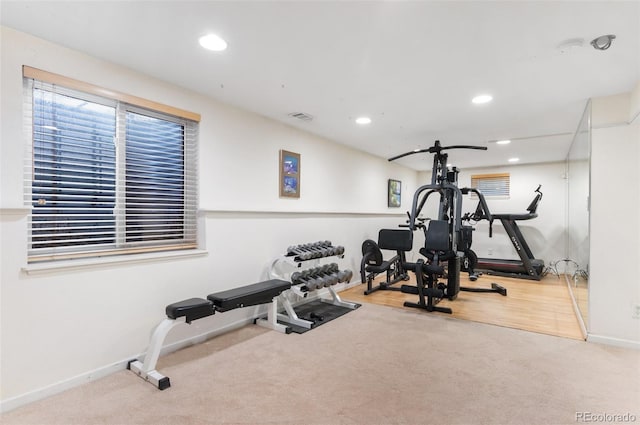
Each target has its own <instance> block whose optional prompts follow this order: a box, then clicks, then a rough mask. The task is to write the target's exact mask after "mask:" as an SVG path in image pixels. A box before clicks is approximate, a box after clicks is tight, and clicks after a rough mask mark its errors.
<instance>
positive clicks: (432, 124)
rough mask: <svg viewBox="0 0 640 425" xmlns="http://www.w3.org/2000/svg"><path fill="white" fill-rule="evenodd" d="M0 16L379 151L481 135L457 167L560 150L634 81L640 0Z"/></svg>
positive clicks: (1, 7) (9, 11)
mask: <svg viewBox="0 0 640 425" xmlns="http://www.w3.org/2000/svg"><path fill="white" fill-rule="evenodd" d="M0 22H1V23H2V25H5V26H8V27H12V28H15V29H17V30H20V31H23V32H27V33H31V34H34V35H36V36H39V37H41V38H44V39H47V40H50V41H53V42H55V43H57V44H61V45H64V46H68V47H70V48H73V49H75V50H79V51H82V52H86V53H88V54H90V55H92V56H95V57H99V58H102V59H106V60H108V61H110V62H114V63H117V64H121V65H124V66H126V67H129V68H132V69H135V70H137V71H140V72H142V73H145V74H148V75H150V76H153V77H156V78H159V79H161V80H164V81H167V82H170V83H173V84H176V85H178V86H182V87H185V88H187V89H191V90H194V91H197V92H200V93H203V94H205V95H208V96H211V97H213V98H215V99H218V100H220V101H222V102H225V103H228V104H231V105H234V106H237V107H240V108H243V109H246V110H249V111H253V112H255V113H257V114H260V115H263V116H266V117H269V118H272V119H274V120H277V121H280V122H283V123H285V124H287V125H290V126H293V127H297V128H300V129H302V130H305V131H307V132H310V133H313V134H317V135H319V136H322V137H325V138H328V139H331V140H333V141H335V142H338V143H341V144H344V145H348V146H352V147H354V148H356V149H359V150H362V151H366V152H369V153H371V154H373V155H376V156H379V157H382V158H390V157H392V156H395V155H398V154H401V153H403V152H407V151H411V150H414V149H417V148H426V147H429V146H431V145H433V142H434V140H436V139H438V140H441V142H442V145H444V146H449V145H456V144H472V145H483V146H487V147H488V150H487V151H486V152H484V151H478V150H451V151H449V158H450V162H452V163H453V164H454V165H457V166H459V167H462V168H464V167H480V166H494V165H503V164H507V159H508V158H511V157H519V158H520V162H519V163H536V162H548V161H562V160H564V158H565V156H566V154H567V151H568V149H569V146H570V144H571V140H572V134H573V133H574V132H575V130H576V128H577V126H578V122H579V120H580V117H581V115H582V112H583V110H584V108H585V105H586V103H587V100H588V99H589V98H591V97H599V96H607V95H613V94H619V93H625V92H629V91H631V90H632V89H633V87H634V86H635V84H636V83H637V82H638V81H639V80H640V1H632V2H618V1H601V2H597V1H587V2H581V1H563V2H560V1H536V2H527V1H505V2H489V1H473V2H462V1H442V2H436V1H411V2H409V1H198V2H191V1H178V0H176V1H160V2H153V1H105V2H103V1H83V2H71V1H42V2H35V1H7V0H2V1H1V3H0ZM208 32H215V33H216V34H218V35H219V36H221V37H222V38H224V39H225V40H226V41H227V43H228V48H227V50H226V51H224V52H211V51H206V50H204V49H202V48H201V47H200V46H199V44H198V38H199V37H200V36H202V35H204V34H206V33H208ZM604 34H615V35H616V39H615V40H614V41H613V44H612V46H611V48H610V49H608V50H606V51H598V50H595V49H594V48H592V47H591V46H590V45H589V42H590V41H591V40H592V39H594V38H596V37H598V36H601V35H604ZM572 39H581V40H583V43H582V46H573V47H571V46H564V47H563V43H565V42H566V41H568V40H572ZM483 93H489V94H491V95H492V96H493V101H492V102H490V103H488V104H484V105H474V104H472V103H471V98H472V97H474V96H475V95H477V94H483ZM298 112H302V113H305V114H308V115H310V116H312V117H313V120H311V121H301V120H299V119H297V118H293V117H291V116H290V115H289V114H291V113H298ZM363 115H364V116H369V117H370V118H371V119H372V123H371V124H369V125H366V126H360V125H357V124H355V122H354V120H355V118H357V117H359V116H363ZM501 139H511V140H512V143H511V144H509V145H496V144H495V143H491V141H495V140H501ZM398 162H400V163H402V164H404V165H406V166H409V167H412V168H415V169H418V170H425V169H428V168H430V166H431V157H430V155H429V154H425V153H423V154H418V155H411V156H408V157H405V158H403V159H401V160H398Z"/></svg>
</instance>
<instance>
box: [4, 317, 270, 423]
mask: <svg viewBox="0 0 640 425" xmlns="http://www.w3.org/2000/svg"><path fill="white" fill-rule="evenodd" d="M256 317H257V316H256ZM253 320H254V317H249V318H243V319H240V320H237V321H235V322H233V323H230V324H228V325H226V326H222V327H220V328H216V329H213V330H211V331H208V332H204V333H202V334H199V335H195V336H192V337H189V338H185V339H182V340H180V341H176V342H174V343H171V344H169V345H167V346H165V347H162V350H161V352H160V354H161V355H166V354H169V353H172V352H174V351H178V350H180V349H182V348H186V347H189V346H191V345H194V344H199V343H201V342H204V341H206V340H208V339H210V338H213V337H216V336H218V335H222V334H223V333H225V332H229V331H232V330H234V329H237V328H240V327H242V326H245V325H248V324H250V323H253ZM144 355H145V353H140V354H138V355H137V356H133V357H132V358H128V359H126V360H121V361H119V362H116V363H114V364H111V365H108V366H103V367H100V368H98V369H94V370H91V371H89V372H86V373H83V374H81V375H78V376H75V377H73V378H70V379H65V380H64V381H60V382H57V383H55V384H51V385H48V386H46V387H43V388H39V389H37V390H34V391H30V392H28V393H25V394H21V395H19V396H15V397H12V398H8V399H6V400H2V401H0V413H6V412H8V411H10V410H13V409H17V408H18V407H21V406H25V405H27V404H30V403H33V402H36V401H38V400H42V399H45V398H47V397H51V396H53V395H56V394H59V393H61V392H64V391H67V390H70V389H72V388H75V387H78V386H80V385H83V384H86V383H89V382H93V381H97V380H98V379H101V378H104V377H105V376H108V375H111V374H112V373H116V372H119V371H121V370H124V369H126V368H127V365H128V364H129V361H131V360H134V359H141V358H143V357H144Z"/></svg>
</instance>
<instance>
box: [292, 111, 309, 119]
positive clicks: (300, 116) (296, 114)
mask: <svg viewBox="0 0 640 425" xmlns="http://www.w3.org/2000/svg"><path fill="white" fill-rule="evenodd" d="M289 116H290V117H293V118H297V119H299V120H301V121H311V120H313V117H312V116H311V115H309V114H305V113H304V112H292V113H290V114H289Z"/></svg>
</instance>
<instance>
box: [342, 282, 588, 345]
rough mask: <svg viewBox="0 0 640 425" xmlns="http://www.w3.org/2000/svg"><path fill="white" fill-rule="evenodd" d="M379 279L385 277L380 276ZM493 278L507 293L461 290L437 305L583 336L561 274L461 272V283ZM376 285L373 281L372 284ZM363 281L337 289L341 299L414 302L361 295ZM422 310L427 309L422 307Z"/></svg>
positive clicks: (390, 294) (398, 296) (385, 294)
mask: <svg viewBox="0 0 640 425" xmlns="http://www.w3.org/2000/svg"><path fill="white" fill-rule="evenodd" d="M410 275H411V276H412V279H411V280H409V281H408V282H398V283H396V284H395V285H393V286H397V287H400V286H401V285H402V284H403V283H404V284H410V285H414V284H415V277H413V273H410ZM378 280H384V276H383V275H382V276H379V279H378ZM492 282H495V283H497V284H499V285H501V286H503V287H505V288H507V296H506V297H503V296H502V295H500V294H497V293H473V292H460V293H459V295H458V297H457V299H455V300H454V301H449V300H442V301H441V302H440V303H439V304H438V305H439V306H443V307H444V306H446V307H450V308H451V309H452V310H453V314H452V315H451V316H453V317H456V318H460V319H465V320H471V321H475V322H482V323H489V324H492V325H499V326H505V327H509V328H516V329H522V330H527V331H531V332H538V333H543V334H548V335H555V336H560V337H565V338H573V339H584V336H583V335H582V331H581V329H580V325H579V323H578V319H577V318H576V315H575V313H574V310H573V305H572V301H571V296H570V295H569V289H568V288H567V284H566V282H565V280H564V277H557V276H554V275H547V276H546V277H544V278H543V279H542V280H541V281H535V280H525V279H513V278H505V277H499V276H489V275H482V276H480V278H479V279H478V280H477V281H475V282H471V281H470V280H469V278H468V277H467V274H465V273H462V274H461V275H460V285H461V286H466V287H478V288H490V287H491V283H492ZM374 286H376V285H374ZM365 289H366V284H361V285H357V286H354V287H352V288H349V289H346V290H344V291H342V292H341V293H340V297H341V298H343V299H344V300H348V301H353V302H357V303H372V304H379V305H386V306H392V307H399V308H409V307H404V306H403V303H404V301H413V302H417V300H418V296H417V295H413V294H404V293H402V292H400V291H390V290H384V291H376V292H374V293H372V294H369V295H364V290H365ZM416 311H424V314H444V313H430V312H427V311H425V310H418V309H416Z"/></svg>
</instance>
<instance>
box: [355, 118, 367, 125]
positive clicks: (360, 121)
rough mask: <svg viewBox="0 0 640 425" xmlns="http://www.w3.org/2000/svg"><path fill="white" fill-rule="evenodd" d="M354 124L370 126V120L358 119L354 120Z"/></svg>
mask: <svg viewBox="0 0 640 425" xmlns="http://www.w3.org/2000/svg"><path fill="white" fill-rule="evenodd" d="M356 124H360V125H366V124H371V118H369V117H358V118H356Z"/></svg>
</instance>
